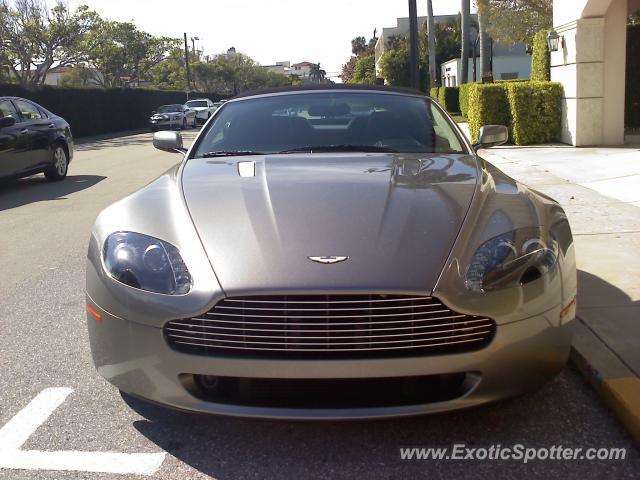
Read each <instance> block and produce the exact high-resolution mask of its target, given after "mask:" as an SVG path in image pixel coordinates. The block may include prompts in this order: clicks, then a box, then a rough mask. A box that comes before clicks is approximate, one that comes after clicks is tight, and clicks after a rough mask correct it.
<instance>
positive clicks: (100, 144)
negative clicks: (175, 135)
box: [74, 133, 153, 152]
mask: <svg viewBox="0 0 640 480" xmlns="http://www.w3.org/2000/svg"><path fill="white" fill-rule="evenodd" d="M152 143H153V135H151V134H150V133H149V134H139V135H131V136H127V137H117V138H110V139H106V140H97V141H94V142H88V143H81V144H77V145H75V147H74V150H75V151H76V152H94V151H98V150H105V149H107V148H114V147H135V146H140V145H149V146H151V144H152Z"/></svg>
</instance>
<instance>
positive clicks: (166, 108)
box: [158, 105, 182, 113]
mask: <svg viewBox="0 0 640 480" xmlns="http://www.w3.org/2000/svg"><path fill="white" fill-rule="evenodd" d="M181 111H182V105H163V106H161V107H159V108H158V113H172V112H181Z"/></svg>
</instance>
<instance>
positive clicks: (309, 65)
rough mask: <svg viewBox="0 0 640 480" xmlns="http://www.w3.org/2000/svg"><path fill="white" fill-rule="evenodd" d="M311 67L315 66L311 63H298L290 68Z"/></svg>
mask: <svg viewBox="0 0 640 480" xmlns="http://www.w3.org/2000/svg"><path fill="white" fill-rule="evenodd" d="M313 65H316V64H315V63H312V62H300V63H294V64H293V65H292V67H311V66H313Z"/></svg>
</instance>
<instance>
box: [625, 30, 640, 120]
mask: <svg viewBox="0 0 640 480" xmlns="http://www.w3.org/2000/svg"><path fill="white" fill-rule="evenodd" d="M638 79H640V25H628V26H627V89H626V96H625V102H624V103H625V107H624V125H625V127H627V128H640V81H639V80H638Z"/></svg>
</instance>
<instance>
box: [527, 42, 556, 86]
mask: <svg viewBox="0 0 640 480" xmlns="http://www.w3.org/2000/svg"><path fill="white" fill-rule="evenodd" d="M550 79H551V54H550V53H549V46H548V45H547V31H546V30H540V31H539V32H538V33H536V34H535V36H534V37H533V53H532V54H531V80H536V81H540V82H548V81H549V80H550Z"/></svg>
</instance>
